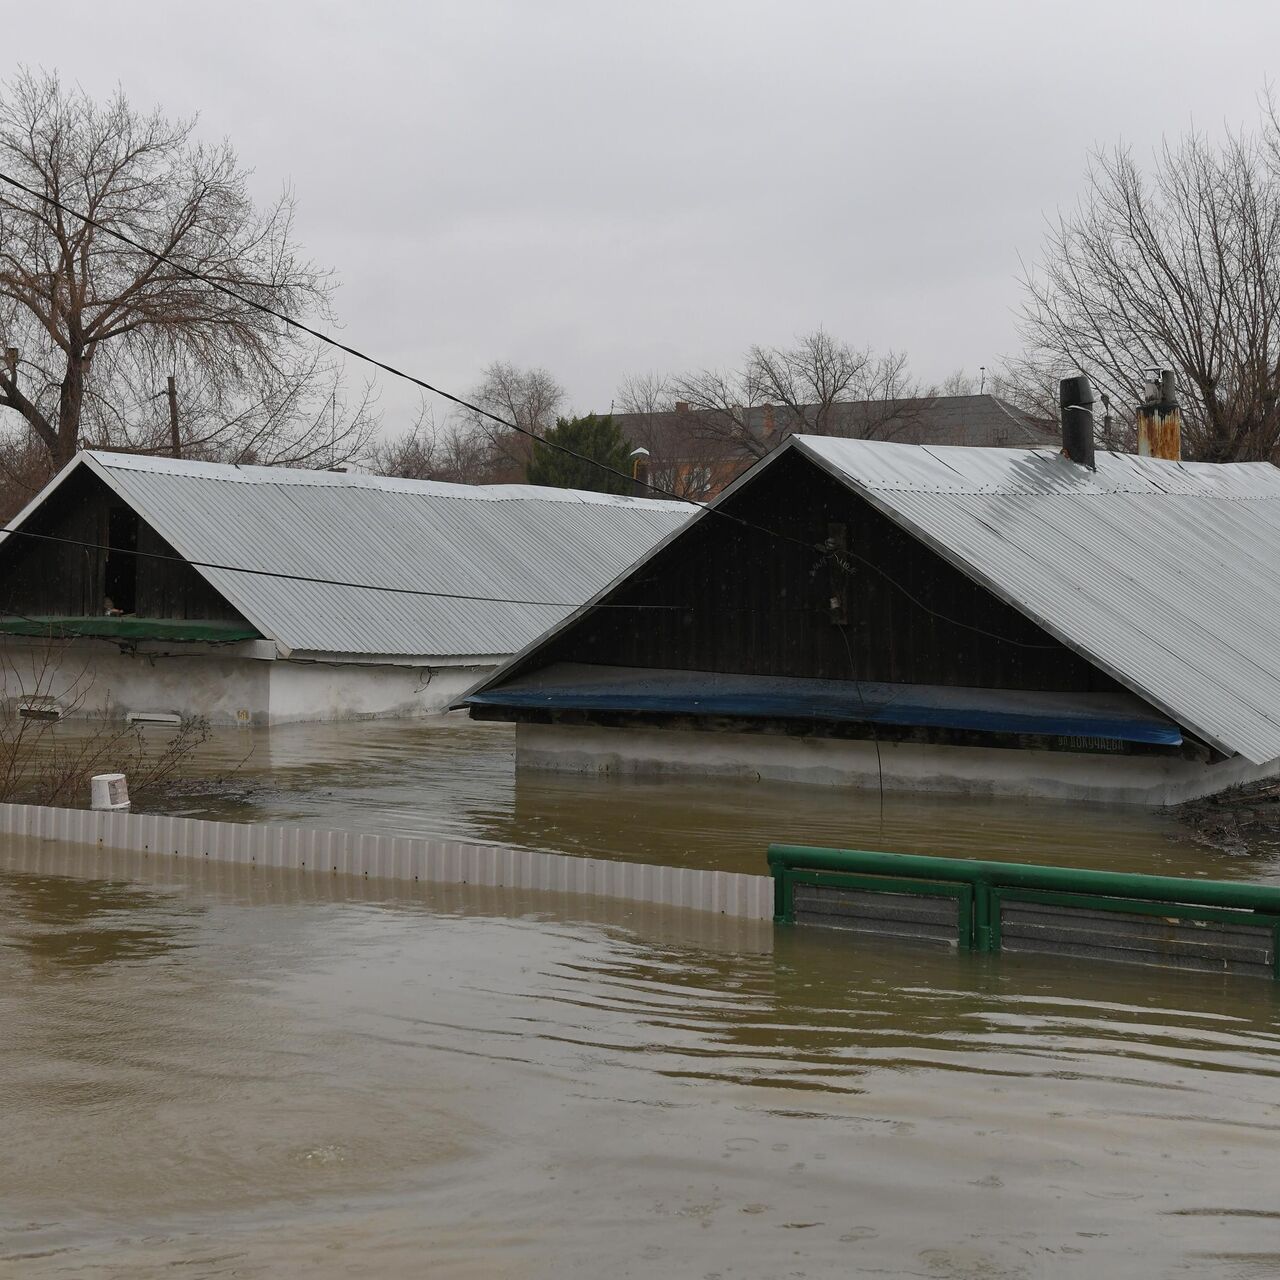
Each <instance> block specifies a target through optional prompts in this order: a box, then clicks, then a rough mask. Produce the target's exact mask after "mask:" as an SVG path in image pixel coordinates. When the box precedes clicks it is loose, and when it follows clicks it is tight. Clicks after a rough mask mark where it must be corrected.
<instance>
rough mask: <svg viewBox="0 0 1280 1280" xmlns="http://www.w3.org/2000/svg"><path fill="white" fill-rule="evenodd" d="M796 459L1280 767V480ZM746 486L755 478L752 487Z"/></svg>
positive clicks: (1030, 465) (1263, 471)
mask: <svg viewBox="0 0 1280 1280" xmlns="http://www.w3.org/2000/svg"><path fill="white" fill-rule="evenodd" d="M793 447H794V448H796V449H798V450H799V451H800V452H801V453H803V454H804V455H805V456H806V457H808V458H811V459H812V460H813V461H814V462H815V463H817V464H818V465H819V466H821V467H823V468H824V469H825V470H826V471H828V472H830V474H831V475H833V476H834V477H835V478H836V479H838V480H840V481H841V482H843V483H844V484H846V485H848V486H849V488H850V489H852V490H854V491H855V492H857V493H860V494H862V495H864V496H865V497H866V498H867V499H868V500H869V501H870V502H871V503H873V505H875V506H876V507H878V508H879V509H880V510H881V511H883V512H884V513H885V514H886V515H888V516H889V517H890V518H891V519H892V520H894V521H895V523H897V524H899V525H900V526H902V527H903V528H904V529H907V530H908V531H910V532H911V533H913V534H915V535H916V536H917V537H918V538H919V539H920V540H921V541H922V542H924V543H926V544H927V545H928V546H930V547H932V548H933V549H934V550H935V551H937V552H938V553H939V554H940V555H941V556H943V557H944V558H945V559H947V560H949V561H950V562H951V563H952V564H954V565H956V566H957V567H958V568H959V569H961V570H962V571H963V572H965V573H966V574H967V575H968V576H969V577H970V578H972V579H974V580H975V581H976V582H979V583H981V584H982V585H983V586H985V587H987V588H988V589H989V590H990V591H991V592H992V593H993V594H995V595H996V596H999V597H1000V598H1001V599H1003V600H1005V601H1007V602H1008V603H1009V604H1011V605H1013V606H1014V607H1015V608H1017V609H1019V610H1021V612H1023V613H1024V614H1026V615H1027V616H1028V617H1029V618H1031V619H1032V620H1033V621H1035V622H1037V623H1039V624H1040V625H1041V626H1043V627H1044V628H1045V630H1046V631H1048V632H1050V634H1052V635H1054V636H1056V637H1057V638H1058V639H1060V640H1062V641H1063V642H1064V643H1065V644H1067V645H1068V646H1069V647H1070V648H1072V649H1074V650H1075V651H1076V652H1078V653H1080V654H1081V655H1083V656H1084V657H1086V658H1088V659H1089V660H1090V661H1092V662H1093V663H1095V664H1096V665H1097V666H1099V667H1100V668H1102V669H1103V670H1104V671H1107V672H1109V673H1110V674H1111V675H1113V676H1114V677H1115V678H1116V679H1117V680H1119V681H1120V682H1121V683H1122V684H1124V685H1126V686H1127V687H1128V688H1129V689H1131V690H1132V691H1133V692H1135V693H1137V694H1138V695H1140V696H1141V697H1143V698H1145V699H1146V700H1147V701H1148V702H1149V703H1151V704H1152V705H1153V706H1156V707H1158V708H1160V709H1161V710H1162V711H1164V712H1165V713H1166V714H1168V715H1169V716H1170V717H1171V718H1173V719H1174V720H1176V721H1178V722H1179V723H1180V724H1182V725H1184V726H1185V727H1186V728H1189V729H1191V730H1192V731H1193V732H1194V733H1196V734H1197V735H1198V736H1200V737H1202V738H1203V739H1204V740H1206V741H1207V742H1209V743H1211V744H1212V745H1214V746H1217V747H1219V748H1220V749H1221V750H1223V751H1225V752H1227V753H1228V754H1232V753H1239V754H1240V755H1242V756H1244V757H1245V758H1246V759H1248V760H1251V761H1252V762H1253V763H1255V764H1262V763H1265V762H1267V761H1270V760H1274V759H1276V758H1277V757H1280V645H1277V642H1276V637H1277V635H1280V572H1277V567H1276V566H1277V565H1278V564H1280V470H1277V469H1276V468H1275V467H1273V466H1272V465H1271V464H1270V463H1266V462H1256V463H1229V464H1213V463H1189V462H1167V461H1162V460H1159V459H1155V458H1140V457H1135V456H1132V455H1129V454H1108V453H1100V454H1099V455H1098V469H1097V471H1096V472H1094V471H1091V470H1089V469H1088V468H1086V467H1082V466H1079V465H1077V464H1076V463H1073V462H1070V461H1069V460H1067V459H1066V458H1064V457H1062V456H1060V455H1059V454H1058V453H1057V452H1051V451H1047V450H1045V451H1032V450H1008V449H964V448H929V447H920V446H913V445H904V444H886V443H877V442H871V441H865V440H841V439H832V438H828V437H822V436H799V437H796V438H795V439H794V441H793ZM739 483H742V482H741V481H740V482H739Z"/></svg>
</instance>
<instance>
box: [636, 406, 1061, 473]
mask: <svg viewBox="0 0 1280 1280" xmlns="http://www.w3.org/2000/svg"><path fill="white" fill-rule="evenodd" d="M804 412H805V419H806V422H807V425H808V426H809V427H810V428H812V427H813V426H814V425H815V422H816V414H817V406H816V405H806V406H804ZM705 418H706V415H705V414H704V413H703V412H701V411H699V410H697V409H684V410H674V409H673V410H665V411H663V412H659V413H615V414H614V415H613V420H614V422H616V423H617V424H618V427H619V428H620V430H621V431H622V433H623V434H624V435H625V436H627V437H628V438H629V439H630V440H631V441H632V443H634V444H643V445H645V446H646V447H647V448H649V449H650V450H652V451H653V452H654V453H655V454H659V453H660V454H662V455H663V456H666V457H672V458H674V457H680V458H683V457H684V456H685V455H686V454H687V455H688V456H689V457H690V458H693V459H695V460H696V461H698V462H706V461H709V460H713V459H714V460H721V459H728V458H738V459H741V460H742V462H743V465H744V466H745V465H746V464H747V463H748V462H750V461H751V460H752V459H751V458H750V457H747V456H746V455H745V454H744V452H743V450H742V448H741V445H740V444H739V443H737V442H735V441H734V440H732V439H730V438H726V437H724V436H723V435H718V434H716V433H715V432H714V430H712V429H709V428H708V427H707V426H706V425H705V424H704V419H705ZM744 420H745V423H746V425H747V427H748V428H749V429H750V431H751V433H752V435H753V436H754V437H756V438H757V439H758V440H759V441H760V442H761V444H762V445H770V444H772V443H776V442H777V440H778V438H779V437H780V435H781V434H782V433H783V432H785V431H788V430H790V428H791V414H790V413H789V411H788V410H786V409H784V408H781V407H779V406H776V405H757V406H756V407H754V408H752V409H749V410H747V411H746V413H745V417H744ZM827 434H832V435H840V436H846V435H847V436H852V437H865V438H869V439H876V440H893V441H896V442H898V443H901V444H939V445H966V446H977V447H983V448H997V449H1006V448H1016V449H1028V448H1047V447H1052V446H1055V445H1057V444H1058V443H1059V435H1058V428H1057V427H1056V425H1055V426H1047V425H1045V424H1043V423H1040V422H1037V421H1036V420H1035V419H1034V418H1031V417H1030V416H1028V415H1027V414H1025V413H1023V412H1022V411H1021V410H1020V409H1015V408H1014V407H1013V406H1012V405H1011V404H1009V403H1008V402H1007V401H1005V400H1001V399H1000V398H999V397H998V396H993V395H988V394H983V395H963V396H920V397H915V398H911V399H901V400H849V401H845V402H843V403H841V404H837V405H836V406H835V407H834V413H833V423H832V429H831V431H830V432H828V433H827Z"/></svg>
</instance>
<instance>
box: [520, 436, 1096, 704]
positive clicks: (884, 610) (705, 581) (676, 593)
mask: <svg viewBox="0 0 1280 1280" xmlns="http://www.w3.org/2000/svg"><path fill="white" fill-rule="evenodd" d="M719 509H720V511H722V512H723V513H725V514H727V515H736V516H739V517H741V518H742V519H743V520H746V521H750V523H751V524H752V525H755V526H761V527H762V529H764V530H771V531H776V533H778V534H781V535H784V536H783V537H774V536H770V534H768V533H765V532H761V531H759V530H757V529H755V528H747V527H744V526H742V525H736V524H734V523H733V522H732V521H730V520H726V519H724V518H722V517H719V516H716V515H714V514H713V515H708V516H705V517H703V518H702V519H701V520H700V521H698V523H697V524H695V525H694V526H693V527H692V528H690V529H689V530H688V531H687V532H686V533H684V534H682V535H681V536H680V537H678V538H677V539H676V540H675V541H674V542H673V543H672V544H671V545H670V546H668V547H667V548H665V549H664V550H663V551H661V552H659V553H658V555H657V556H655V557H654V558H653V559H652V560H650V561H649V563H648V564H647V565H646V566H645V567H644V568H643V569H642V570H641V571H640V572H639V573H637V575H636V576H635V577H634V578H632V579H631V580H629V581H627V582H625V583H623V584H622V586H621V587H620V588H619V589H618V590H617V591H615V592H614V593H613V594H612V595H610V596H609V597H608V602H609V603H610V604H621V605H656V606H675V607H674V608H672V607H662V608H656V609H652V610H649V609H644V610H634V609H615V608H610V609H600V610H597V611H595V612H593V613H591V614H588V615H587V616H585V617H584V618H583V619H581V620H580V621H579V622H577V623H575V624H574V625H572V626H571V627H570V628H569V629H567V630H566V632H565V633H564V634H563V635H561V636H559V637H557V638H556V639H555V640H553V641H552V642H551V643H550V644H549V645H548V646H547V647H546V648H544V649H542V650H540V651H538V652H537V653H536V654H533V655H531V658H530V661H529V663H528V664H527V666H525V667H523V669H528V668H530V667H534V666H537V667H541V666H544V665H549V664H551V663H554V662H583V663H598V664H603V665H609V666H629V667H644V668H658V669H662V668H668V669H677V670H692V671H719V672H726V673H733V674H741V675H771V676H811V677H816V678H820V679H831V680H848V679H850V678H857V679H860V680H883V681H892V682H900V683H913V684H937V685H953V686H969V687H975V686H980V687H985V688H993V689H1040V690H1056V691H1072V690H1075V691H1098V692H1112V691H1116V690H1117V689H1118V688H1119V686H1118V685H1117V684H1116V682H1115V681H1113V680H1112V679H1111V678H1110V677H1108V676H1106V675H1105V674H1104V673H1102V672H1101V671H1099V670H1098V669H1097V668H1095V667H1094V666H1093V665H1092V664H1090V663H1088V662H1087V661H1085V660H1084V659H1082V658H1080V657H1079V656H1077V655H1076V654H1075V653H1073V652H1072V651H1071V650H1069V649H1068V648H1066V646H1064V645H1062V644H1060V643H1059V642H1057V641H1056V640H1054V639H1053V638H1052V637H1050V636H1049V635H1047V634H1046V633H1045V632H1043V631H1041V630H1040V628H1039V627H1037V626H1036V625H1035V624H1034V623H1032V622H1031V621H1029V620H1028V619H1027V618H1026V617H1024V616H1023V615H1022V614H1020V613H1019V612H1018V611H1017V610H1015V609H1013V608H1012V607H1011V606H1009V605H1007V604H1005V603H1003V602H1002V601H1000V600H998V599H996V598H995V597H994V596H993V595H991V594H990V593H989V592H988V591H986V590H985V589H984V588H982V587H979V586H978V585H976V584H975V583H974V582H972V581H971V580H970V579H969V578H967V577H966V576H965V575H964V574H962V573H961V572H960V571H959V570H958V569H955V568H953V567H952V566H951V565H949V564H948V563H947V562H946V561H945V560H943V559H942V558H941V557H939V556H938V555H936V554H935V553H934V552H932V551H930V550H929V549H928V548H927V547H925V546H923V545H922V544H921V543H919V542H918V541H917V540H916V539H914V538H913V537H911V536H910V535H909V534H907V533H905V532H903V531H902V530H901V529H899V528H898V526H897V525H895V524H894V523H893V522H892V521H891V520H890V519H889V518H888V517H887V516H884V515H882V514H881V513H880V512H879V511H877V510H876V509H875V508H874V507H872V506H871V505H870V504H869V503H868V502H867V501H866V500H865V499H863V498H861V497H859V496H857V495H855V494H853V493H851V492H850V491H849V490H848V489H846V488H845V487H844V486H843V485H841V484H840V483H839V482H837V481H836V480H834V479H832V478H831V477H830V476H828V475H827V474H826V473H825V472H823V471H821V470H820V469H818V468H817V467H815V466H813V465H812V463H810V462H808V461H807V460H806V459H804V458H803V457H801V456H800V455H799V454H798V453H791V454H789V455H788V456H786V457H784V458H781V459H779V460H778V461H777V462H775V463H774V464H772V465H771V466H770V467H769V468H768V469H767V470H766V471H765V472H764V473H763V474H762V475H761V476H760V477H759V479H758V480H756V481H755V482H754V483H752V484H750V485H748V486H747V487H744V488H743V489H742V490H740V491H739V492H738V493H737V494H734V495H732V496H731V497H730V498H729V499H728V500H727V501H725V502H723V503H722V504H721V506H720V508H719ZM832 526H837V527H838V526H843V529H842V530H841V529H839V528H837V530H836V532H837V533H840V532H843V535H844V538H845V541H846V545H847V548H848V552H847V554H846V556H845V559H846V562H847V565H848V571H846V570H845V569H843V568H841V567H839V566H838V565H837V563H836V562H835V560H834V558H833V557H832V556H830V555H824V554H823V553H822V552H820V551H819V550H818V549H817V548H818V546H819V544H826V542H827V540H828V538H829V536H830V535H831V533H832ZM787 539H791V540H787ZM811 548H812V549H811ZM865 562H870V566H874V567H868V564H867V563H865ZM833 594H834V595H836V596H837V597H838V598H839V603H838V605H837V607H836V609H835V610H834V614H835V615H836V616H841V615H843V616H844V617H846V618H847V625H845V626H840V625H837V624H836V622H834V621H833V609H832V606H831V603H830V602H831V597H832V596H833ZM522 666H523V664H522ZM519 669H521V668H517V669H516V670H519ZM512 674H515V671H513V673H512Z"/></svg>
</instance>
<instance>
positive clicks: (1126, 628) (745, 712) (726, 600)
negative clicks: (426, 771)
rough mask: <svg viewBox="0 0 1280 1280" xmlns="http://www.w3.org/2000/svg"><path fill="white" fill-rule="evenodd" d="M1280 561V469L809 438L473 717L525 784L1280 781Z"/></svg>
mask: <svg viewBox="0 0 1280 1280" xmlns="http://www.w3.org/2000/svg"><path fill="white" fill-rule="evenodd" d="M724 517H732V518H724ZM1277 565H1280V471H1277V470H1276V468H1274V467H1272V466H1271V465H1270V464H1269V463H1249V464H1230V465H1210V464H1195V463H1179V462H1168V461H1162V460H1158V459H1154V458H1143V457H1134V456H1128V455H1117V454H1099V455H1098V459H1097V470H1096V472H1095V471H1093V470H1091V469H1090V468H1089V467H1087V466H1083V465H1080V464H1078V463H1075V462H1072V461H1070V460H1069V459H1068V458H1067V457H1065V456H1062V455H1061V454H1060V453H1059V452H1058V450H1057V449H1056V448H1051V449H1043V450H1029V449H1013V448H956V447H930V446H921V445H915V444H900V443H886V442H881V441H867V440H852V439H837V438H832V437H816V436H796V437H793V438H792V439H790V440H789V441H788V442H787V443H786V444H784V445H783V446H781V447H780V448H779V449H778V450H777V451H776V452H775V453H773V454H772V455H770V457H769V458H767V459H766V460H765V461H763V462H761V463H759V464H758V465H757V466H756V467H755V468H754V469H752V470H751V471H750V472H748V473H747V474H746V475H745V476H743V477H742V478H741V479H739V480H738V481H737V482H736V483H735V484H734V485H733V486H732V487H730V488H729V489H728V490H726V491H725V492H724V493H722V494H721V495H720V497H719V498H718V499H717V500H716V501H715V502H714V503H712V504H711V505H710V507H709V508H707V509H705V510H703V511H702V512H700V513H699V514H698V515H697V516H695V518H694V519H693V520H692V521H691V522H690V523H689V524H687V525H685V526H684V527H682V528H681V529H680V530H678V531H677V532H675V533H674V534H672V535H669V536H668V538H667V539H666V540H665V541H664V542H662V543H660V544H659V545H658V546H657V547H655V548H653V549H652V550H651V551H649V552H648V553H647V554H646V555H644V556H643V557H642V558H641V559H640V561H639V562H638V563H637V564H636V565H635V566H634V567H633V568H632V569H631V570H630V572H629V573H628V574H627V575H626V576H625V577H623V578H622V579H621V580H619V581H618V582H617V583H615V584H614V585H613V586H612V587H611V588H609V589H607V590H606V591H604V592H602V593H600V594H598V595H597V596H596V597H595V598H594V599H593V600H592V601H590V602H589V603H587V604H586V605H584V606H583V607H582V608H581V609H579V610H577V611H576V612H575V613H574V614H573V615H572V616H571V617H569V618H567V619H566V620H564V621H563V622H561V623H559V624H558V625H556V626H554V627H553V628H551V629H550V630H549V631H548V632H547V634H546V635H544V636H542V637H541V638H540V639H539V640H537V641H535V642H534V643H533V644H532V645H530V646H529V647H528V648H526V649H525V650H524V651H523V652H522V653H520V654H518V655H517V656H516V657H515V658H513V659H512V660H511V661H510V662H509V663H508V664H506V665H505V666H504V667H503V668H502V669H501V670H499V671H498V672H497V673H495V674H494V675H493V676H492V677H491V678H489V679H487V680H485V681H483V682H482V683H481V684H480V685H479V686H478V687H477V688H476V689H475V690H473V692H472V693H471V695H470V696H469V697H468V698H467V699H466V700H465V705H466V706H468V707H469V708H470V713H471V715H472V716H473V717H475V718H477V719H498V720H507V721H513V722H515V723H516V724H517V726H518V728H517V739H516V740H517V762H518V764H519V766H520V767H522V768H529V767H540V768H560V769H570V770H585V771H595V772H615V771H616V772H627V771H639V772H663V771H669V772H673V773H674V772H680V773H684V772H704V773H711V774H724V775H730V776H739V777H747V778H759V777H769V778H780V779H792V780H799V781H805V782H820V783H826V784H831V785H850V786H875V785H877V781H878V780H882V782H883V785H884V786H885V787H890V788H899V789H912V788H915V789H926V790H935V789H940V790H960V791H968V792H975V793H992V794H1044V795H1056V796H1060V797H1077V798H1082V797H1087V798H1093V799H1104V800H1119V801H1136V802H1146V803H1169V802H1175V801H1179V800H1183V799H1187V798H1191V797H1194V796H1197V795H1204V794H1209V793H1213V792H1217V791H1220V790H1222V789H1224V788H1226V787H1228V786H1230V785H1232V784H1235V783H1238V782H1242V781H1252V780H1256V779H1259V778H1264V777H1270V776H1272V775H1275V774H1277V773H1280V646H1278V645H1277V640H1276V637H1277V634H1280V572H1278V571H1277V567H1276V566H1277ZM617 605H623V606H626V607H625V608H621V609H619V608H613V607H605V606H617ZM781 834H785V833H781Z"/></svg>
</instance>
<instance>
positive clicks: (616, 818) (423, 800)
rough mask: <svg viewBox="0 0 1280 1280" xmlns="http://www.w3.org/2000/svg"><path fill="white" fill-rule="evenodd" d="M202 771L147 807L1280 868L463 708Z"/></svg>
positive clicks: (1224, 869) (1181, 834)
mask: <svg viewBox="0 0 1280 1280" xmlns="http://www.w3.org/2000/svg"><path fill="white" fill-rule="evenodd" d="M194 772H195V773H196V774H197V775H198V776H199V777H201V778H203V779H205V780H212V779H223V780H224V782H225V785H223V786H219V787H218V788H216V789H215V791H214V793H213V794H203V795H189V794H187V795H178V796H175V797H172V798H169V799H167V800H165V801H164V802H162V803H160V804H155V803H150V804H149V805H148V808H153V809H155V808H159V809H165V810H168V811H171V812H182V813H189V814H191V815H193V816H199V817H206V818H222V819H227V820H231V821H247V822H256V821H268V822H271V821H287V822H298V823H303V824H306V825H310V826H321V827H334V828H343V829H348V830H358V831H375V832H380V833H390V834H396V835H411V834H417V835H422V834H428V835H439V836H447V837H450V838H454V839H464V840H475V841H479V842H482V843H493V844H503V845H510V846H513V847H516V848H522V849H535V850H541V851H549V852H557V853H560V852H563V853H580V854H583V855H589V856H592V857H608V858H623V859H629V860H633V861H641V862H653V863H660V864H670V865H679V866H699V867H714V868H719V869H723V870H731V871H752V872H764V871H765V870H766V866H765V850H766V848H767V846H768V844H769V843H770V841H782V842H787V843H794V844H805V843H809V844H821V845H836V846H840V847H845V848H850V847H852V848H863V849H885V850H891V851H895V852H900V853H939V854H953V855H955V856H960V857H994V858H1008V859H1016V860H1025V861H1030V862H1053V863H1057V864H1060V865H1074V866H1088V867H1102V868H1113V869H1116V870H1123V871H1150V872H1158V873H1161V874H1170V875H1183V874H1186V875H1205V876H1215V877H1221V878H1224V879H1235V878H1241V877H1245V878H1251V879H1262V880H1269V879H1275V880H1277V881H1278V882H1280V848H1276V847H1275V846H1273V845H1268V844H1259V845H1258V846H1257V847H1256V848H1253V849H1251V850H1249V851H1248V852H1247V853H1245V854H1240V853H1232V852H1228V851H1226V850H1223V849H1215V848H1213V847H1211V846H1207V845H1204V844H1202V843H1199V842H1197V841H1196V840H1195V839H1194V838H1193V835H1192V833H1191V832H1190V830H1189V829H1188V828H1187V827H1186V826H1184V825H1183V824H1182V823H1180V822H1179V821H1178V820H1177V819H1175V818H1173V817H1171V816H1169V815H1167V814H1162V813H1155V812H1152V811H1150V810H1147V809H1142V808H1139V807H1136V806H1123V805H1122V806H1099V805H1088V804H1078V805H1071V804H1055V803H1045V802H1038V801H1037V802H1032V801H1028V802H1015V801H1008V800H991V799H983V798H973V799H964V798H957V797H946V796H930V795H912V794H907V793H901V792H899V793H895V792H887V793H886V794H885V796H884V798H883V803H881V799H880V797H879V796H878V795H877V793H876V792H874V791H843V790H837V789H834V788H827V787H806V786H789V785H785V784H773V783H760V782H757V783H750V782H738V781H730V782H726V781H723V780H707V779H697V778H689V777H685V778H668V779H661V780H639V779H634V778H586V777H575V776H571V775H557V774H552V773H526V772H524V771H521V772H520V773H519V774H517V772H516V769H515V740H514V736H513V733H512V730H511V727H510V726H508V725H500V724H474V723H471V722H470V721H467V720H465V719H458V718H457V717H448V718H443V719H435V720H430V721H419V722H387V721H372V722H363V723H360V722H356V723H343V724H328V725H295V726H285V727H283V728H277V729H272V730H269V731H268V730H252V731H248V730H247V731H236V730H220V731H218V732H216V733H215V735H214V737H213V738H212V739H211V740H210V742H209V743H207V744H206V745H205V746H204V747H203V748H202V749H201V753H200V756H199V758H198V760H197V762H196V764H195V768H194Z"/></svg>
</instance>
